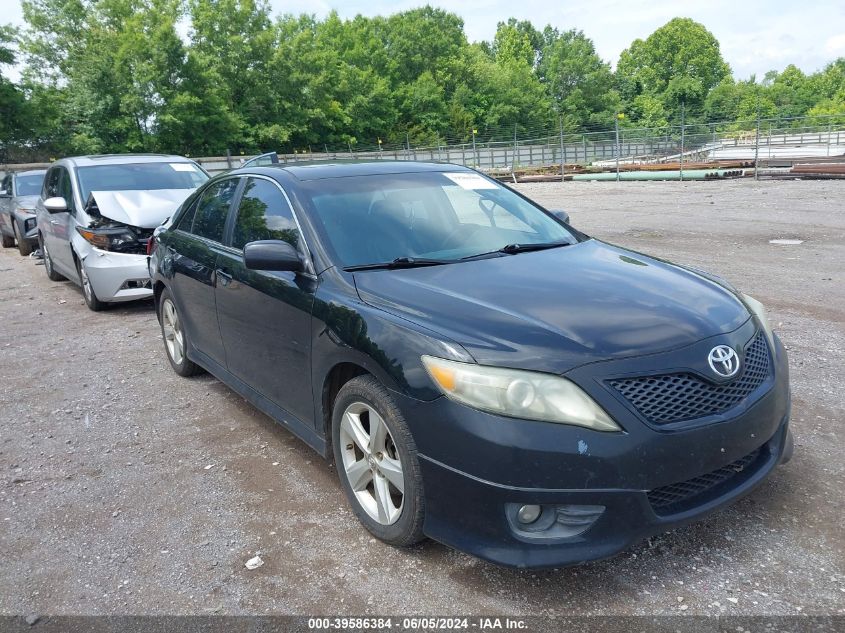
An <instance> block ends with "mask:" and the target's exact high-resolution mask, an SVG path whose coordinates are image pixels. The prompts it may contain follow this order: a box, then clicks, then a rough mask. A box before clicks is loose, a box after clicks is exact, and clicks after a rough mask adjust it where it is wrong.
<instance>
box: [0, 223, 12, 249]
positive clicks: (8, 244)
mask: <svg viewBox="0 0 845 633" xmlns="http://www.w3.org/2000/svg"><path fill="white" fill-rule="evenodd" d="M12 221H13V222H14V220H12ZM0 235H2V236H3V240H2V241H3V248H12V247H13V246H14V245H15V238H14V237H12V236H11V235H6V234H5V233H0Z"/></svg>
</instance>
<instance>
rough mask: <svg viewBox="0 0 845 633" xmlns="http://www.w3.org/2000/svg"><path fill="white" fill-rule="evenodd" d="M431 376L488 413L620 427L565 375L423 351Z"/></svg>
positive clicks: (592, 426) (610, 428) (602, 427)
mask: <svg viewBox="0 0 845 633" xmlns="http://www.w3.org/2000/svg"><path fill="white" fill-rule="evenodd" d="M422 361H423V364H424V365H425V368H426V370H428V374H429V376H431V379H432V380H433V381H434V382H435V383H436V384H437V385H438V386H439V387H440V389H441V390H442V391H443V393H444V394H445V395H446V396H447V397H448V398H451V399H452V400H455V401H457V402H461V403H463V404H465V405H467V406H470V407H473V408H475V409H481V410H482V411H488V412H490V413H497V414H499V415H505V416H508V417H512V418H525V419H528V420H540V421H543V422H557V423H558V424H573V425H576V426H584V427H587V428H590V429H593V430H595V431H621V430H622V429H621V428H620V427H619V425H618V424H616V422H614V421H613V420H612V419H611V417H610V416H609V415H608V414H607V413H605V411H604V410H603V409H602V408H601V407H600V406H599V405H598V404H597V403H596V402H595V401H594V400H593V399H592V398H591V397H590V396H588V395H587V394H586V393H585V392H584V391H583V390H582V389H581V388H580V387H578V386H577V385H576V384H575V383H573V382H572V381H570V380H567V379H566V378H561V377H559V376H552V375H550V374H541V373H538V372H533V371H522V370H518V369H505V368H502V367H487V366H484V365H474V364H471V363H460V362H457V361H453V360H445V359H443V358H435V357H433V356H423V357H422Z"/></svg>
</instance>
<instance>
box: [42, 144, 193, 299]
mask: <svg viewBox="0 0 845 633" xmlns="http://www.w3.org/2000/svg"><path fill="white" fill-rule="evenodd" d="M206 180H208V174H207V173H206V172H205V171H204V170H203V169H202V168H201V167H200V166H199V165H197V164H196V163H195V162H194V161H192V160H189V159H187V158H183V157H181V156H167V155H161V154H113V155H102V156H77V157H74V158H63V159H61V160H59V161H56V162H55V163H54V164H53V165H52V166H51V167H50V169H49V170H48V171H47V174H46V175H45V177H44V186H43V189H42V191H41V197H40V198H39V200H38V203H37V205H36V217H37V224H38V241H39V244H40V246H41V251H42V253H43V254H44V268H45V269H46V271H47V276H48V277H49V278H50V279H52V280H53V281H59V280H61V279H63V278H67V279H69V280H71V281H73V282H74V283H76V284H78V285H79V286H81V287H82V293H83V295H84V296H85V303H86V304H87V305H88V307H89V308H91V309H92V310H102V309H103V308H104V307H106V304H109V303H115V302H120V301H132V300H135V299H145V298H148V297H151V296H152V288H151V287H150V277H149V272H148V271H147V257H146V254H147V242H148V241H149V239H150V237H151V236H152V233H153V230H154V229H155V227H157V226H158V225H159V224H161V223H162V222H163V221H164V220H166V219H167V218H169V217H170V216H171V215H172V214H173V212H174V211H175V210H176V209H177V208H178V207H179V205H180V204H182V202H183V201H184V200H185V198H187V197H188V196H189V195H190V194H191V193H192V192H193V191H194V190H195V189H196V188H197V187H198V186H199V185H201V184H202V183H204V182H205V181H206Z"/></svg>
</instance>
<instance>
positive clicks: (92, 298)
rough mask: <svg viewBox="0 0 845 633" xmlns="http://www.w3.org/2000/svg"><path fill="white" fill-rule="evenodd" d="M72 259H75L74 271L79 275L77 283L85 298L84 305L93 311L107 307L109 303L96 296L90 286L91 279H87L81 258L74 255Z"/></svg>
mask: <svg viewBox="0 0 845 633" xmlns="http://www.w3.org/2000/svg"><path fill="white" fill-rule="evenodd" d="M74 259H75V260H76V272H77V274H78V275H79V284H80V285H81V286H82V296H83V297H84V298H85V305H87V306H88V308H89V309H90V310H93V311H94V312H100V311H101V310H105V309H106V308H108V307H109V304H108V303H106V302H105V301H100V300H99V299H98V298H97V293H95V292H94V288H93V287H92V286H91V280H90V279H88V273H87V272H85V266H84V264H83V263H82V260H81V259H79V258H78V257H74Z"/></svg>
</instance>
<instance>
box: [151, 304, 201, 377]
mask: <svg viewBox="0 0 845 633" xmlns="http://www.w3.org/2000/svg"><path fill="white" fill-rule="evenodd" d="M158 322H159V323H160V324H161V337H162V340H163V341H164V351H165V353H166V354H167V360H169V361H170V366H171V367H172V368H173V371H175V372H176V373H177V374H179V375H180V376H182V377H183V378H187V377H188V376H193V375H194V374H198V373H200V372H201V371H202V368H201V367H200V366H199V365H197V364H196V363H194V362H193V361H191V360H189V359H188V354H187V350H188V337H187V335H186V333H185V329H184V328H183V327H182V320H181V319H180V318H179V312H178V310H177V309H176V302H175V301H174V300H173V295H172V294H170V290H168V289H167V288H165V289H164V290H163V291H162V293H161V296H160V297H159V299H158Z"/></svg>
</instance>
